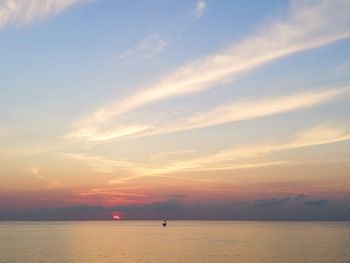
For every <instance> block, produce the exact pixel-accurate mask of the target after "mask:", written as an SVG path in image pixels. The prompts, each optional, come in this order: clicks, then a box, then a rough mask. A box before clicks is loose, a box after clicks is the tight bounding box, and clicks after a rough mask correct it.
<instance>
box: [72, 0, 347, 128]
mask: <svg viewBox="0 0 350 263" xmlns="http://www.w3.org/2000/svg"><path fill="white" fill-rule="evenodd" d="M293 3H294V4H293V5H292V7H291V11H290V13H289V15H288V16H286V18H285V19H283V20H281V21H277V22H275V23H273V24H270V25H267V26H265V27H264V28H262V29H261V30H260V31H259V32H258V33H257V34H255V35H252V36H251V37H248V38H246V39H245V40H242V41H241V42H239V43H236V44H233V45H232V46H231V47H229V48H228V49H226V50H224V51H222V52H218V53H216V54H211V55H208V56H205V57H202V58H200V59H198V60H196V61H193V62H190V63H188V64H186V65H183V66H182V67H180V68H178V69H177V70H175V71H174V72H172V73H170V74H168V75H166V76H165V77H163V78H161V79H160V80H159V81H158V82H156V83H155V84H153V85H150V86H146V87H144V88H142V89H141V90H139V91H138V92H137V93H135V94H133V95H131V96H130V97H128V98H126V99H124V100H121V101H116V102H115V103H112V104H110V105H107V106H105V107H102V108H100V109H99V110H97V111H96V112H95V113H93V114H92V115H90V116H87V117H86V118H84V119H83V120H81V121H80V122H79V124H78V126H79V127H78V129H77V130H76V131H74V132H73V133H76V134H78V135H79V133H80V132H81V130H85V131H86V130H98V129H99V128H100V126H101V125H102V124H105V123H108V122H109V121H111V120H112V119H113V118H114V117H116V116H118V115H120V114H123V113H126V112H128V111H131V110H134V109H137V108H139V107H142V106H145V105H147V104H150V103H154V102H156V101H159V100H162V99H166V98H170V97H174V96H178V95H184V94H190V93H193V92H198V91H200V90H203V89H207V88H209V87H217V86H218V84H220V83H221V82H222V81H223V80H226V79H228V78H230V79H232V78H234V77H238V76H239V75H240V74H241V73H243V72H246V71H249V70H251V69H254V68H256V67H257V66H260V65H262V64H264V63H267V62H270V61H272V60H274V59H277V58H280V57H283V56H287V55H289V54H292V53H295V52H300V51H303V50H306V49H310V48H316V47H320V46H322V45H325V44H328V43H332V42H334V41H337V40H340V39H344V38H348V37H349V36H350V27H349V26H348V25H349V23H350V16H349V15H348V14H349V13H350V2H349V1H344V0H334V1H326V0H324V1H297V2H293ZM329 14H332V15H329ZM272 40H273V41H272ZM160 46H162V45H160ZM141 49H142V48H141ZM158 49H159V48H158ZM151 53H152V52H151Z"/></svg>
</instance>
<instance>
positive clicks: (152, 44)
mask: <svg viewBox="0 0 350 263" xmlns="http://www.w3.org/2000/svg"><path fill="white" fill-rule="evenodd" d="M167 45H168V43H167V42H166V41H165V40H164V39H162V38H161V37H160V36H159V35H157V34H153V35H150V36H147V37H145V38H144V39H142V40H141V41H140V42H139V43H138V44H137V45H136V46H135V47H132V48H130V49H128V50H127V51H125V52H123V53H121V54H120V55H119V56H118V58H119V59H121V60H125V59H131V58H141V59H149V58H152V57H154V56H155V55H157V54H158V53H160V52H162V51H164V49H165V48H166V46H167Z"/></svg>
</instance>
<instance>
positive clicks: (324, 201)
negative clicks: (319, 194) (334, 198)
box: [304, 199, 329, 206]
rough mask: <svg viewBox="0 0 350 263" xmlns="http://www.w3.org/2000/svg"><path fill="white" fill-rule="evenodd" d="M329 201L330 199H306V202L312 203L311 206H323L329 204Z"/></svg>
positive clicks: (307, 203) (306, 203)
mask: <svg viewBox="0 0 350 263" xmlns="http://www.w3.org/2000/svg"><path fill="white" fill-rule="evenodd" d="M328 203H329V200H327V199H319V200H310V201H306V202H305V203H304V204H305V205H310V206H323V205H327V204H328Z"/></svg>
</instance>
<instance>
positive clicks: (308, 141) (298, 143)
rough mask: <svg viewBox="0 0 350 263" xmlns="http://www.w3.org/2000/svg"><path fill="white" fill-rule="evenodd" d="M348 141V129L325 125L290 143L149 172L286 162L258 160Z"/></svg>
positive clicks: (236, 150) (240, 149)
mask: <svg viewBox="0 0 350 263" xmlns="http://www.w3.org/2000/svg"><path fill="white" fill-rule="evenodd" d="M346 140H350V133H349V132H347V131H346V130H345V129H343V128H339V127H334V126H325V125H323V126H318V127H313V128H311V129H309V130H306V131H303V132H301V133H299V134H297V135H296V136H295V137H294V138H292V139H291V140H289V141H287V142H282V143H262V144H253V145H242V146H237V147H233V148H229V149H226V150H222V151H220V152H217V153H215V154H211V155H208V156H204V157H200V158H193V159H188V160H185V161H176V162H174V163H173V164H170V165H167V166H164V167H160V168H157V169H153V170H149V173H150V174H169V173H175V172H181V171H202V170H220V169H227V170H230V169H245V168H254V167H264V166H271V165H283V164H286V163H288V162H286V161H275V162H262V161H257V159H258V158H261V157H264V156H266V155H268V154H271V153H274V152H279V151H285V150H291V149H298V148H304V147H310V146H315V145H322V144H330V143H335V142H340V141H346ZM252 160H253V161H252Z"/></svg>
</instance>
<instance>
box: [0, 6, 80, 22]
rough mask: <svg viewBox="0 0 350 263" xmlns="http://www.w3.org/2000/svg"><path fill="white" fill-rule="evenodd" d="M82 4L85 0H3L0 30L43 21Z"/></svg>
mask: <svg viewBox="0 0 350 263" xmlns="http://www.w3.org/2000/svg"><path fill="white" fill-rule="evenodd" d="M82 2H86V0H4V1H1V2H0V29H1V28H3V27H4V26H6V25H8V24H15V25H25V24H28V23H31V22H32V21H34V20H37V19H44V18H47V17H48V16H51V15H55V14H58V13H60V12H62V11H63V10H64V9H66V8H68V7H70V6H73V5H75V4H78V3H82Z"/></svg>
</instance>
